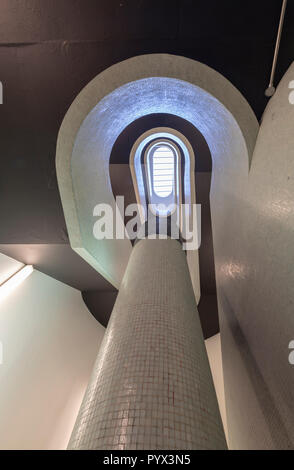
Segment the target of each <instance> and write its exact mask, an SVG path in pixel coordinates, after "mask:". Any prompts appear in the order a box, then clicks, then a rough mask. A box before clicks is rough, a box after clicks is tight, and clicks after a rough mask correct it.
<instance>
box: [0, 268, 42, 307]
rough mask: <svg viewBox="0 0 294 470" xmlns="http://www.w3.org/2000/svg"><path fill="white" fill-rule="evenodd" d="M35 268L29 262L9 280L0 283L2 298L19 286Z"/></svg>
mask: <svg viewBox="0 0 294 470" xmlns="http://www.w3.org/2000/svg"><path fill="white" fill-rule="evenodd" d="M33 270H34V267H33V266H32V265H29V264H27V265H26V266H24V267H23V268H21V269H20V270H19V271H17V272H16V273H15V274H13V275H12V276H11V277H10V278H9V279H7V281H4V282H3V283H2V284H1V285H0V300H2V299H4V298H5V297H6V296H7V295H9V294H10V293H11V292H12V291H13V290H14V289H15V288H16V287H17V286H19V285H20V284H21V283H22V282H23V281H24V280H25V279H26V278H27V277H28V276H29V275H30V274H31V273H32V272H33Z"/></svg>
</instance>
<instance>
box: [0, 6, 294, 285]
mask: <svg viewBox="0 0 294 470" xmlns="http://www.w3.org/2000/svg"><path fill="white" fill-rule="evenodd" d="M281 4H282V0H258V1H256V0H246V1H245V0H222V1H219V0H205V1H204V0H201V1H200V0H22V1H19V0H0V81H1V82H2V83H3V91H4V103H3V104H2V105H1V106H0V220H1V223H0V244H2V246H3V245H5V244H6V245H7V244H18V245H28V244H35V245H37V244H40V245H44V244H48V243H49V244H53V245H66V244H67V243H68V239H67V232H66V227H65V222H64V217H63V212H62V207H61V202H60V197H59V193H58V188H57V182H56V173H55V150H56V139H57V133H58V129H59V127H60V124H61V122H62V119H63V117H64V115H65V113H66V111H67V109H68V107H69V106H70V104H71V103H72V101H73V100H74V98H75V97H76V95H77V94H78V93H79V91H80V90H81V89H82V88H83V87H84V86H85V85H86V84H87V83H88V82H89V81H90V80H91V79H92V78H93V77H95V76H96V75H97V74H98V73H99V72H101V71H102V70H104V69H105V68H107V67H109V66H110V65H112V64H114V63H116V62H119V61H121V60H124V59H127V58H129V57H132V56H135V55H140V54H147V53H159V52H165V53H171V54H178V55H182V56H186V57H190V58H192V59H195V60H198V61H200V62H203V63H205V64H207V65H209V66H211V67H213V68H214V69H216V70H217V71H219V72H220V73H222V74H223V75H224V76H225V77H226V78H228V79H229V80H230V81H231V82H232V83H233V84H234V85H235V86H236V87H237V88H238V89H239V90H240V91H241V92H242V93H243V94H244V96H245V98H246V99H247V100H248V101H249V103H250V105H251V106H252V108H253V109H254V111H255V113H256V115H257V117H258V118H260V117H261V115H262V112H263V110H264V107H265V105H266V103H267V99H266V98H265V96H264V90H265V88H266V87H267V85H268V78H269V74H270V69H271V62H272V56H273V51H274V44H275V37H276V32H277V27H278V22H279V15H280V9H281ZM293 26H294V2H293V1H289V2H288V6H287V10H286V17H285V25H284V31H283V36H282V41H281V48H280V54H279V60H278V66H277V74H276V75H277V78H276V79H277V80H279V79H280V78H281V76H282V75H283V73H284V72H285V70H286V69H287V67H288V66H289V65H290V63H291V62H292V60H293V57H294V27H293ZM68 262H69V264H70V261H68ZM74 262H76V260H75V261H74ZM93 276H94V277H91V276H90V277H91V282H90V283H89V286H90V285H91V286H92V283H93V282H94V283H95V276H97V277H96V279H97V285H99V282H100V280H101V278H100V276H99V275H98V274H96V273H94V274H93ZM74 282H75V283H79V279H75V280H74ZM100 285H101V284H100ZM109 288H110V286H109V285H106V286H105V285H104V284H103V290H107V289H109Z"/></svg>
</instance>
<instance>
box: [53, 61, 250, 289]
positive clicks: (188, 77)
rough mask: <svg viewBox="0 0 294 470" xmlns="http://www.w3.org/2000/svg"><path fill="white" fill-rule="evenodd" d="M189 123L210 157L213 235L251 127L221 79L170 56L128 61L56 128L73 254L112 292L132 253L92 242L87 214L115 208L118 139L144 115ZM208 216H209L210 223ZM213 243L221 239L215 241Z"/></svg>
mask: <svg viewBox="0 0 294 470" xmlns="http://www.w3.org/2000/svg"><path fill="white" fill-rule="evenodd" d="M156 112H163V113H170V114H175V115H178V116H180V117H183V118H184V119H186V120H189V121H190V122H191V123H193V125H194V126H195V127H197V128H198V129H199V131H200V132H201V133H202V134H203V136H204V137H205V139H206V141H207V143H208V145H209V148H210V151H211V155H212V159H213V178H212V186H211V209H212V218H213V232H214V237H215V234H216V235H217V234H218V233H221V228H222V224H223V222H222V219H221V218H220V217H218V212H219V207H220V204H222V203H223V202H224V198H223V196H224V195H227V194H228V193H229V194H231V196H232V197H233V196H234V195H235V196H236V195H237V194H238V192H239V191H243V190H244V186H245V184H246V181H247V177H248V170H249V165H250V161H251V155H252V152H253V149H254V145H255V140H256V136H257V132H258V127H259V126H258V123H257V120H256V118H255V115H254V113H253V111H252V110H251V108H250V106H249V104H248V103H247V101H246V100H245V99H244V97H243V96H242V95H241V93H240V92H239V91H238V90H237V89H236V88H235V87H234V86H233V85H232V84H231V83H230V82H229V81H228V80H226V79H225V78H224V77H223V76H222V75H220V74H219V73H218V72H216V71H215V70H213V69H211V68H210V67H208V66H206V65H204V64H201V63H199V62H196V61H193V60H190V59H187V58H184V57H179V56H173V55H169V54H151V55H143V56H138V57H134V58H131V59H128V60H125V61H123V62H120V63H118V64H115V65H113V66H112V67H110V68H108V69H107V70H105V71H104V72H102V73H101V74H99V75H98V76H97V77H95V78H94V79H93V80H92V81H91V82H90V83H89V84H88V85H87V86H86V87H85V88H84V89H83V90H82V91H81V93H80V94H79V95H78V96H77V98H76V99H75V100H74V102H73V104H72V105H71V107H70V108H69V110H68V112H67V114H66V116H65V118H64V120H63V123H62V125H61V128H60V132H59V135H58V142H57V154H56V165H57V177H58V184H59V189H60V193H61V199H62V203H63V208H64V213H65V218H66V223H67V227H68V232H69V237H70V242H71V246H72V248H73V249H74V250H75V251H77V252H78V253H79V254H80V255H81V256H82V257H83V258H84V259H85V260H86V261H88V262H89V263H90V264H91V265H92V266H93V267H94V268H95V269H97V271H99V272H100V273H101V274H102V275H103V276H104V277H105V278H106V279H108V280H109V281H110V282H111V283H112V284H113V285H114V286H115V287H119V284H120V281H121V279H122V276H123V274H124V270H125V267H126V265H127V261H128V258H129V255H130V252H131V244H130V242H129V241H128V240H99V241H97V240H96V239H95V238H94V237H93V233H92V230H93V224H94V219H93V215H92V214H93V208H94V206H95V205H96V204H97V203H100V202H103V203H109V204H111V205H112V207H113V208H114V207H115V200H114V197H113V194H112V191H111V184H110V178H109V157H110V153H111V148H112V145H113V143H114V142H115V140H116V138H117V137H118V135H119V134H120V133H121V132H122V130H123V129H124V128H125V127H126V126H127V125H129V124H130V123H131V122H132V121H134V120H135V119H137V118H139V117H140V116H143V115H146V114H149V113H156ZM214 214H215V217H214ZM217 238H218V240H217V245H218V243H221V236H217Z"/></svg>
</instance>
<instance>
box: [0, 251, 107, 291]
mask: <svg viewBox="0 0 294 470" xmlns="http://www.w3.org/2000/svg"><path fill="white" fill-rule="evenodd" d="M0 253H3V254H5V255H7V256H10V257H11V258H14V259H16V260H18V261H20V262H22V263H24V264H32V265H33V266H34V267H35V268H36V269H37V270H38V271H41V272H43V273H44V274H47V275H48V276H51V277H53V278H54V279H57V280H58V281H61V282H64V283H65V284H67V285H69V286H71V287H74V288H75V289H78V290H81V291H83V290H101V291H116V289H115V288H114V287H113V286H112V284H110V283H109V282H108V281H106V279H104V277H103V276H101V275H100V274H99V273H97V271H95V269H94V268H92V267H91V266H90V265H89V264H88V263H87V262H86V261H84V260H83V258H81V257H80V256H79V255H78V254H77V253H75V252H74V251H73V249H72V248H71V247H70V246H69V245H65V244H64V245H56V244H48V245H43V244H39V245H23V244H22V245H19V244H10V245H0Z"/></svg>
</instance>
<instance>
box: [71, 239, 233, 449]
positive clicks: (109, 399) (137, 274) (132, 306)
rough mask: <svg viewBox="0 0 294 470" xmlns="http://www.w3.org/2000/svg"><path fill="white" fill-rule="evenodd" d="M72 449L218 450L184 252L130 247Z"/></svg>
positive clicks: (172, 243) (220, 438)
mask: <svg viewBox="0 0 294 470" xmlns="http://www.w3.org/2000/svg"><path fill="white" fill-rule="evenodd" d="M69 448H70V449H111V450H114V449H117V450H127V449H128V450H129V449H183V450H185V449H224V448H226V443H225V437H224V432H223V427H222V423H221V418H220V414H219V410H218V405H217V400H216V395H215V391H214V387H213V382H212V377H211V372H210V369H209V364H208V359H207V355H206V350H205V345H204V340H203V336H202V330H201V326H200V321H199V317H198V312H197V306H196V302H195V299H194V294H193V289H192V284H191V280H190V275H189V271H188V266H187V262H186V256H185V253H184V252H183V251H182V248H181V245H180V244H179V243H178V242H177V241H176V240H171V239H167V240H159V239H157V240H141V241H140V242H139V243H137V244H136V245H135V247H134V248H133V252H132V254H131V257H130V260H129V264H128V267H127V270H126V273H125V276H124V279H123V282H122V285H121V288H120V291H119V295H118V297H117V301H116V303H115V306H114V310H113V312H112V315H111V319H110V321H109V324H108V327H107V330H106V333H105V336H104V339H103V342H102V345H101V348H100V351H99V354H98V357H97V360H96V363H95V366H94V370H93V373H92V377H91V380H90V383H89V386H88V389H87V391H86V394H85V397H84V400H83V403H82V406H81V409H80V412H79V415H78V418H77V421H76V424H75V427H74V430H73V433H72V436H71V439H70V443H69Z"/></svg>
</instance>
